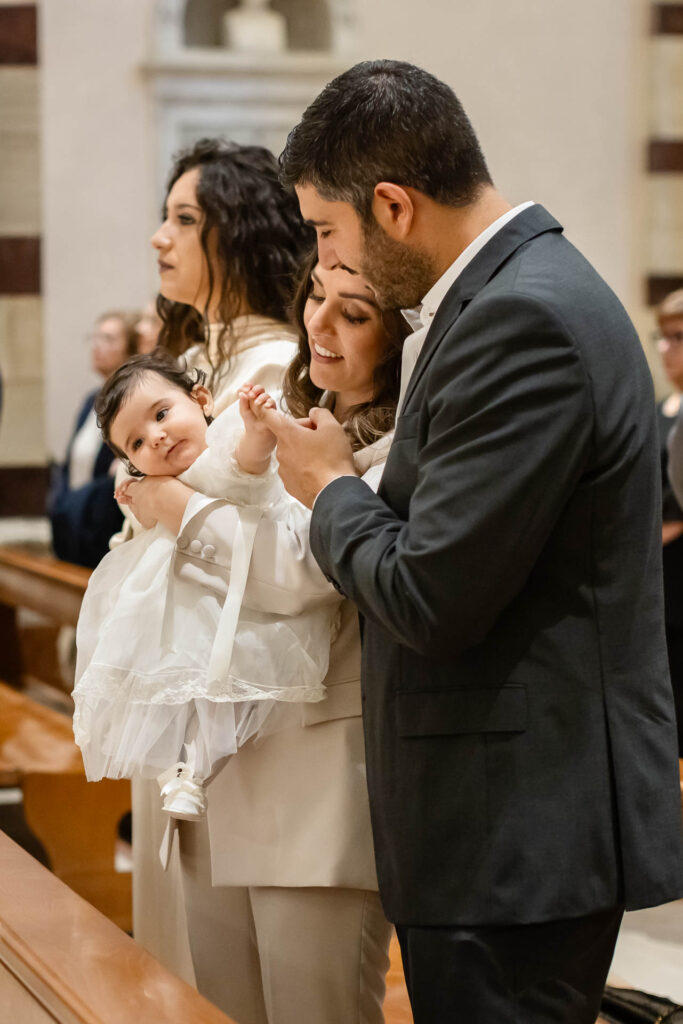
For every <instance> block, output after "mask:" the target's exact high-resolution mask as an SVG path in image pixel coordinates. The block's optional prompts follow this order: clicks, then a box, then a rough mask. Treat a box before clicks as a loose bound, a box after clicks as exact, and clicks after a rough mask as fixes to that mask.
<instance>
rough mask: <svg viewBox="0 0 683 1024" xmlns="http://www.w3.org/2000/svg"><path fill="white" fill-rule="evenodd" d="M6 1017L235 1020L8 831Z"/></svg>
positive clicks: (3, 846) (95, 1023) (2, 864)
mask: <svg viewBox="0 0 683 1024" xmlns="http://www.w3.org/2000/svg"><path fill="white" fill-rule="evenodd" d="M0 1009H1V1011H2V1012H1V1013H0V1019H2V1021H3V1022H7V1024H14V1022H16V1024H29V1022H30V1024H130V1022H131V1021H135V1024H190V1022H192V1024H234V1021H231V1019H230V1018H229V1017H226V1016H225V1014H223V1013H221V1011H220V1010H218V1009H216V1007H215V1006H213V1005H212V1004H211V1003H209V1002H208V1001H207V1000H206V999H204V998H203V997H202V996H200V995H199V994H198V993H197V992H196V991H195V990H194V989H193V988H191V987H190V986H189V985H187V984H186V983H185V982H184V981H181V980H180V978H177V977H176V976H175V975H174V974H171V973H170V972H169V971H167V970H166V969H165V968H164V967H162V965H161V964H160V963H159V961H158V960H155V959H154V957H153V956H151V954H149V953H148V952H147V951H146V950H144V949H143V948H142V946H138V945H137V943H136V942H134V941H133V940H132V939H131V938H129V937H128V936H127V935H125V934H124V933H123V932H122V931H121V930H120V929H119V928H116V927H115V925H113V924H112V923H111V921H108V920H107V918H105V917H103V915H102V914H100V913H98V911H97V910H95V909H94V908H93V907H92V906H90V904H89V903H87V902H86V901H85V900H83V899H81V898H80V897H79V896H77V895H76V894H75V893H74V892H72V891H71V889H69V888H68V887H67V886H66V885H64V884H63V882H60V881H59V879H57V878H55V876H54V875H53V874H51V873H50V872H49V871H47V870H46V869H45V868H43V867H42V866H41V865H40V864H38V863H37V861H35V860H34V859H33V858H32V857H30V856H29V855H28V854H27V853H26V852H25V851H24V850H22V849H20V847H18V846H17V845H16V844H15V843H13V842H12V841H11V840H10V839H8V838H7V836H5V835H3V834H2V833H0Z"/></svg>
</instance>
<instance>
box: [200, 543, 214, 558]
mask: <svg viewBox="0 0 683 1024" xmlns="http://www.w3.org/2000/svg"><path fill="white" fill-rule="evenodd" d="M202 556H203V557H204V558H215V557H216V549H215V547H214V546H213V544H205V545H204V547H203V548H202Z"/></svg>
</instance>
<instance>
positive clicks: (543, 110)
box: [361, 0, 649, 315]
mask: <svg viewBox="0 0 683 1024" xmlns="http://www.w3.org/2000/svg"><path fill="white" fill-rule="evenodd" d="M419 9H420V10H421V11H424V12H425V14H426V15H427V17H426V18H425V21H424V22H423V24H422V26H421V30H420V31H419V32H415V26H414V25H411V24H410V22H409V21H408V19H398V18H397V17H396V13H395V11H396V7H395V3H393V2H392V0H373V3H371V4H366V5H364V7H363V14H362V19H363V30H362V32H361V38H362V39H363V40H365V41H366V42H365V45H364V52H365V55H367V56H373V55H374V56H378V55H381V56H392V57H400V58H402V59H405V60H410V61H413V62H414V63H417V64H421V65H423V66H424V67H427V68H428V69H429V70H430V71H433V72H434V73H435V74H436V75H438V76H439V77H441V78H443V79H444V80H445V81H447V82H448V83H449V84H450V85H451V86H452V87H453V89H454V90H455V92H456V93H457V94H458V96H459V97H460V99H461V100H462V102H463V104H464V106H465V109H466V110H467V112H468V113H469V115H470V117H471V118H472V120H473V122H474V125H475V128H476V130H477V132H478V134H479V137H480V140H481V142H482V145H483V148H484V152H485V153H486V155H487V158H488V161H489V166H490V170H491V172H492V174H493V177H494V180H495V181H496V183H497V185H498V186H499V188H500V189H501V190H502V191H503V192H504V194H505V195H506V196H507V197H508V198H509V200H510V201H511V202H515V203H516V202H522V201H524V200H526V199H535V200H536V201H538V202H540V203H543V204H544V205H545V206H547V207H548V208H549V210H550V211H551V212H552V213H553V214H554V215H555V216H556V217H557V218H558V219H559V220H560V221H561V222H562V223H563V224H564V227H565V231H566V234H567V236H568V237H569V238H570V239H571V240H572V241H573V242H574V243H575V244H576V245H578V246H579V247H580V248H581V249H582V250H583V252H584V253H585V255H586V256H587V257H588V258H589V259H590V260H591V261H592V262H593V263H594V264H595V265H596V267H597V268H598V269H599V270H600V272H601V273H602V274H603V275H604V276H605V278H606V279H607V280H608V281H609V283H610V284H611V285H612V287H613V288H614V289H615V290H616V291H617V293H618V294H619V296H620V297H621V299H622V301H624V302H625V303H626V304H627V305H628V306H629V308H630V309H631V311H632V315H633V314H634V313H636V314H637V313H638V312H639V307H640V303H641V282H640V270H641V266H642V254H641V252H640V249H641V246H642V238H643V235H642V230H643V227H642V217H643V213H644V196H643V187H644V181H643V174H642V168H643V159H644V157H643V144H644V139H645V135H646V130H645V123H644V108H643V105H644V84H645V76H644V74H643V70H644V68H643V62H644V58H645V57H646V45H647V25H648V14H649V4H648V3H646V2H645V0H573V2H572V3H564V2H562V0H515V2H514V3H510V2H504V0H503V2H501V0H476V2H465V0H458V2H453V0H427V2H423V3H421V4H419Z"/></svg>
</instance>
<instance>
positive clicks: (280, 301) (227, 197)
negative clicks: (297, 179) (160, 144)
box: [157, 139, 313, 388]
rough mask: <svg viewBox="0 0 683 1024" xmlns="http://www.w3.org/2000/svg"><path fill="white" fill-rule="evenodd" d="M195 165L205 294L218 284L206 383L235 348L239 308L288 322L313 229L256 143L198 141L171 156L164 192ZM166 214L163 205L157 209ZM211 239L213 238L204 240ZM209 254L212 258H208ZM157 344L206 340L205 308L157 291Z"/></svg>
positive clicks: (172, 346) (179, 349)
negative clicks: (216, 326)
mask: <svg viewBox="0 0 683 1024" xmlns="http://www.w3.org/2000/svg"><path fill="white" fill-rule="evenodd" d="M194 168H199V181H198V183H197V202H198V204H199V206H200V207H201V209H202V212H203V214H204V219H203V223H202V228H201V234H200V242H201V248H202V252H203V253H204V258H205V260H206V266H207V273H208V285H209V295H210V296H211V295H213V294H214V291H215V289H216V286H217V287H218V291H219V295H220V299H219V303H218V306H219V316H220V323H221V325H222V326H221V330H220V334H219V337H218V350H217V351H218V354H217V359H216V362H215V364H214V363H213V362H211V360H209V362H210V363H211V368H212V372H211V378H210V381H209V386H210V387H212V388H213V387H215V385H216V384H217V382H218V381H219V380H220V377H221V376H222V374H223V373H224V371H225V370H226V369H227V366H228V364H229V362H230V357H231V355H232V350H233V346H234V340H235V339H234V335H233V332H232V329H231V323H232V321H233V320H234V318H235V317H236V316H237V315H238V314H239V311H240V308H243V307H244V305H246V306H247V307H248V309H249V310H251V311H252V312H253V313H256V314H258V315H261V316H268V317H272V318H273V319H274V320H283V321H284V320H286V319H287V311H288V308H289V305H290V303H291V301H292V292H293V281H294V277H295V275H296V272H297V270H298V268H299V266H300V265H301V261H302V259H303V256H304V254H305V253H306V252H307V251H308V249H309V247H310V245H311V241H312V238H313V232H312V231H311V229H310V228H309V227H307V226H306V225H305V224H304V223H303V221H302V219H301V214H300V212H299V205H298V203H297V200H296V196H295V195H294V194H293V193H290V192H288V191H286V190H285V189H284V188H283V187H282V185H281V184H280V182H279V180H278V165H277V161H276V159H275V157H274V156H273V154H272V153H271V152H270V151H269V150H267V149H264V148H263V147H262V146H238V145H236V144H235V143H232V142H225V141H223V140H221V139H202V140H200V141H199V142H197V143H196V144H195V145H194V146H192V147H191V148H190V149H187V150H184V151H183V152H182V153H180V154H179V155H178V156H177V157H176V160H175V163H174V165H173V169H172V171H171V174H170V177H169V180H168V185H167V188H166V195H167V196H168V193H169V192H170V191H171V189H172V188H173V186H174V185H175V183H176V181H177V180H178V178H180V177H181V176H182V175H183V174H185V173H186V172H187V171H191V170H193V169H194ZM163 215H164V219H165V217H166V209H165V207H164V211H163ZM209 239H211V242H209ZM212 251H215V253H216V255H217V259H216V258H215V256H214V258H211V256H210V252H212ZM157 310H158V313H159V316H160V317H161V320H162V328H161V332H160V334H159V345H160V346H162V347H163V348H166V349H168V350H169V351H170V352H171V353H172V354H173V355H182V353H183V352H185V351H186V350H187V349H188V348H190V346H192V345H196V344H201V343H203V342H205V341H206V340H207V338H208V326H209V311H208V309H207V308H205V309H204V310H202V311H201V312H200V311H198V310H196V309H195V308H194V307H193V306H189V305H186V304H185V303H182V302H172V301H170V300H169V299H166V298H164V297H163V296H162V295H159V297H158V298H157Z"/></svg>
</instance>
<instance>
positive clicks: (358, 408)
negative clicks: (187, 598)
mask: <svg viewBox="0 0 683 1024" xmlns="http://www.w3.org/2000/svg"><path fill="white" fill-rule="evenodd" d="M257 153H258V154H259V157H258V159H257V158H256V154H257ZM226 164H229V165H231V168H232V170H231V173H232V174H233V179H234V180H232V181H231V182H230V184H226V180H225V179H226V171H225V165H226ZM276 182H277V179H276V166H275V162H274V160H273V159H272V157H270V156H269V155H266V154H265V151H261V150H258V149H257V148H255V147H251V148H250V149H248V150H244V149H240V148H238V147H225V146H222V145H220V144H216V143H211V144H209V143H202V144H199V146H198V147H196V148H195V150H194V151H192V152H191V153H190V154H188V155H186V156H185V157H184V158H181V160H180V161H179V162H178V164H177V165H176V168H175V170H174V174H173V175H172V178H171V183H170V188H169V193H168V196H167V211H166V213H167V217H166V220H165V222H164V224H163V225H162V227H161V228H160V229H159V232H157V234H156V235H155V236H154V239H153V244H154V245H155V247H156V248H157V250H158V251H159V263H160V273H161V292H162V295H163V296H165V300H163V301H162V302H161V303H160V312H161V315H162V319H163V321H164V327H163V329H162V343H163V344H165V346H166V347H168V348H170V349H171V350H172V351H174V352H175V353H176V354H181V353H183V352H184V354H185V358H186V359H187V361H188V363H189V365H190V366H198V367H200V368H202V369H205V370H206V371H207V372H208V379H207V384H208V386H209V389H210V391H211V392H212V394H213V404H214V407H215V409H216V410H217V411H219V412H220V411H221V410H223V409H225V408H226V407H227V406H229V405H230V404H231V403H233V402H235V401H236V399H237V398H238V393H239V395H240V398H239V403H240V412H241V414H242V417H243V420H244V423H245V425H246V428H247V433H249V431H250V429H251V432H252V435H251V436H256V435H257V434H258V437H259V444H260V445H261V448H260V451H259V452H256V451H255V450H252V451H251V452H250V455H251V456H255V458H254V459H253V460H252V461H251V462H250V463H249V466H248V469H249V470H251V473H249V472H248V471H247V469H244V468H242V469H241V470H240V468H239V466H237V467H236V468H235V471H236V472H238V473H239V472H242V473H243V474H246V475H247V476H251V477H252V478H254V479H256V478H259V477H264V479H266V480H267V486H268V487H270V488H271V489H272V502H281V503H285V504H287V503H289V505H290V506H291V507H288V508H287V515H286V516H284V517H282V516H281V517H276V516H270V517H265V516H264V517H262V518H261V519H260V521H259V523H258V526H257V528H256V535H255V540H254V544H253V553H252V555H251V562H250V565H249V575H248V579H247V582H246V588H245V590H244V595H243V605H244V606H245V607H246V608H248V609H250V610H252V611H253V612H254V613H255V614H269V615H275V616H280V617H287V616H291V617H296V616H299V615H302V614H305V613H306V612H307V611H308V610H310V609H313V608H316V607H318V606H320V605H322V604H325V603H329V602H331V601H332V602H334V601H337V602H338V608H337V612H336V623H335V638H334V640H333V642H332V645H331V648H330V651H329V670H328V672H327V675H326V677H325V680H324V685H325V698H324V699H323V700H321V701H318V702H309V703H302V704H300V705H299V707H298V715H297V717H296V720H293V721H292V722H291V723H290V724H289V725H288V726H287V727H281V728H277V729H274V730H273V731H272V733H271V734H267V733H266V734H265V735H264V736H261V737H260V738H258V739H256V740H249V741H247V742H246V743H244V744H243V745H241V746H240V747H239V749H238V750H237V752H236V753H235V754H234V755H233V756H232V757H231V758H230V759H229V760H228V761H227V764H225V766H224V767H222V768H221V770H220V771H218V773H217V774H216V775H215V777H214V778H213V779H212V781H210V782H209V785H208V788H207V795H208V810H207V816H206V819H205V820H203V821H198V822H185V821H181V822H179V824H178V828H177V831H178V840H179V842H178V847H177V850H176V849H175V848H174V849H173V851H172V856H171V865H170V867H169V871H168V873H167V874H166V875H164V874H163V873H162V872H161V869H160V867H159V861H158V850H159V845H160V843H161V840H162V837H163V833H164V829H165V827H166V824H167V823H166V821H165V820H164V819H163V816H162V813H161V810H160V806H161V805H160V801H159V789H158V786H156V783H153V782H151V783H147V782H144V781H136V786H135V789H136V802H135V832H134V856H135V871H136V877H135V895H136V906H135V928H136V937H137V938H139V939H140V940H141V941H143V943H144V944H145V945H147V946H148V947H149V948H150V949H152V951H153V952H155V953H156V954H157V955H158V956H160V958H161V959H162V960H164V962H165V963H167V965H168V966H170V967H172V968H173V969H175V970H177V971H179V972H180V973H182V972H183V971H185V973H186V974H187V970H186V965H184V963H183V949H184V935H183V933H184V931H185V920H184V919H183V916H182V915H181V914H178V913H177V907H178V886H179V884H180V883H181V885H182V891H183V893H184V904H185V913H186V926H187V935H188V938H189V947H190V950H191V956H192V964H193V968H194V975H195V977H196V981H197V986H198V988H199V990H200V991H201V992H202V993H203V994H204V995H206V996H207V997H208V998H209V999H211V1000H212V1001H213V1002H215V1003H216V1004H217V1005H218V1006H220V1007H221V1008H222V1009H223V1010H225V1012H226V1013H228V1014H229V1015H230V1016H232V1017H233V1018H234V1019H235V1020H236V1021H237V1022H239V1024H294V1022H295V1021H296V1022H298V1024H299V1022H301V1021H304V1020H305V1021H315V1022H316V1024H350V1022H356V1021H357V1022H358V1024H379V1022H381V1021H382V1019H383V1016H382V1009H381V1006H382V1000H383V996H384V975H385V973H386V969H387V967H388V957H387V950H388V944H389V937H390V926H389V924H388V922H387V921H386V919H385V917H384V914H383V912H382V909H381V906H380V902H379V897H378V893H377V881H376V876H375V867H374V858H373V850H372V838H371V828H370V818H369V808H368V799H367V793H366V785H365V759H364V745H363V733H362V722H361V696H360V637H359V631H358V621H357V614H356V610H355V607H354V606H352V605H351V604H350V602H348V601H346V600H343V599H341V598H340V597H339V596H338V595H335V594H334V592H333V590H332V588H331V585H330V584H329V583H328V581H327V580H326V579H325V578H324V577H323V575H322V573H321V572H320V570H319V568H318V566H317V564H316V563H315V560H314V559H313V557H312V555H311V552H310V549H309V546H308V517H309V513H308V512H307V510H305V509H304V508H303V506H300V505H298V503H296V502H295V501H294V499H291V498H289V497H288V496H287V494H286V492H285V491H284V488H283V487H282V485H281V483H280V482H279V478H278V477H277V475H276V474H275V472H274V466H273V464H272V461H271V454H272V450H273V448H274V436H273V435H272V434H271V433H270V431H269V430H268V429H267V422H268V419H267V416H266V417H264V409H265V408H266V407H270V408H269V409H268V414H267V415H268V416H272V415H284V414H289V415H294V416H297V417H305V416H306V415H307V414H308V410H309V409H310V408H311V407H312V406H314V405H319V404H320V405H325V406H326V407H328V408H330V409H331V410H332V412H333V414H334V415H335V417H336V418H337V419H338V420H339V421H340V422H342V423H345V424H346V427H347V432H348V434H349V437H350V440H351V443H352V446H353V448H354V452H355V456H354V458H355V462H356V468H357V472H358V473H359V475H363V476H365V478H366V479H367V481H368V483H369V484H370V485H371V486H376V485H377V483H378V481H379V476H380V475H381V467H382V464H383V462H384V460H385V458H386V454H387V450H388V447H389V444H390V438H391V433H390V432H391V429H392V426H393V419H394V415H395V408H396V402H397V399H398V390H399V377H400V358H401V344H402V341H403V338H404V337H405V334H406V333H407V326H406V325H404V323H403V321H402V319H401V318H400V314H398V313H392V314H386V313H382V312H381V311H380V310H379V309H378V307H377V305H376V302H375V300H374V296H373V294H372V292H371V291H370V289H369V288H368V286H367V285H366V284H365V282H364V281H363V279H362V278H360V277H359V276H358V275H351V274H349V273H348V272H347V271H346V270H344V269H343V268H335V269H334V270H324V269H323V268H321V267H320V266H319V265H317V263H316V261H315V259H314V258H311V259H310V260H309V261H308V263H307V264H305V265H303V269H299V268H301V266H302V262H303V260H302V251H303V249H304V246H305V244H306V243H307V241H308V239H307V237H306V233H305V230H304V228H303V226H302V225H301V224H300V222H299V220H298V212H297V209H296V201H295V199H294V198H293V197H289V196H287V195H286V194H285V193H284V192H282V191H281V190H280V188H279V185H277V183H276ZM247 186H249V187H247ZM239 196H241V199H240V198H239ZM229 202H231V203H232V206H231V208H230V210H229V212H226V204H227V203H229ZM246 210H248V211H249V214H248V216H247V215H246V214H245V211H246ZM245 218H246V219H251V220H254V221H257V220H259V218H261V221H262V224H261V226H262V230H263V237H262V240H261V243H260V245H255V244H254V242H253V240H252V239H248V237H247V233H246V232H245V230H244V225H243V222H244V220H245ZM273 220H274V221H276V222H277V223H278V224H279V229H280V230H279V232H276V231H275V230H274V228H273ZM255 230H258V225H257V226H256V228H255ZM247 250H248V251H247ZM264 250H267V253H268V254H267V255H264ZM275 251H277V255H275ZM258 258H261V260H262V262H261V265H260V266H259V267H255V266H249V261H250V260H257V259H258ZM295 273H298V275H299V287H298V293H297V296H296V300H295V304H294V320H295V325H296V326H295V328H290V327H288V326H287V325H286V323H285V316H286V306H287V301H288V300H287V291H288V289H289V287H290V286H291V281H292V280H293V278H294V276H295ZM257 279H258V281H257ZM207 325H208V327H207ZM240 388H241V392H240ZM280 389H281V390H282V393H283V405H284V406H285V408H286V410H287V413H281V412H279V411H277V410H275V409H273V408H272V406H273V403H272V402H270V401H269V399H268V395H269V393H271V392H277V394H275V396H274V397H275V399H276V400H277V401H278V404H279V391H280ZM259 427H260V431H259ZM259 459H260V464H259ZM255 470H256V472H254V471H255ZM258 470H261V472H258ZM122 496H123V499H124V501H125V502H127V503H128V504H129V505H130V507H131V508H132V511H133V512H134V514H135V515H136V516H137V518H138V519H139V520H140V521H141V522H142V524H143V526H152V525H153V524H155V523H162V524H164V525H165V526H166V527H167V528H168V529H169V530H171V531H172V532H173V534H175V535H176V536H177V540H176V550H175V555H174V558H173V562H172V565H173V586H174V588H177V592H178V593H181V592H182V588H183V587H188V588H189V587H193V588H194V587H197V586H199V587H205V588H206V590H207V592H208V591H213V592H218V591H221V592H222V593H223V594H224V593H225V591H226V590H227V586H228V583H227V581H228V579H229V576H230V572H231V569H232V560H233V555H234V553H235V551H234V548H235V543H236V539H235V538H236V536H237V533H238V531H239V522H240V510H239V509H238V508H236V506H235V504H234V503H231V502H230V501H229V500H223V499H220V498H219V499H217V498H215V497H212V496H210V495H206V494H202V493H199V492H198V491H195V490H192V489H191V488H190V487H189V486H187V484H185V483H184V482H183V481H182V480H180V479H178V478H177V477H163V476H162V477H149V478H146V479H144V480H141V481H135V482H131V483H129V484H127V485H126V486H125V487H124V490H123V492H122ZM172 831H173V830H171V835H172ZM176 854H179V857H176ZM169 908H171V909H172V911H173V912H172V913H171V915H170V917H169V916H168V911H169ZM174 908H175V909H174Z"/></svg>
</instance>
